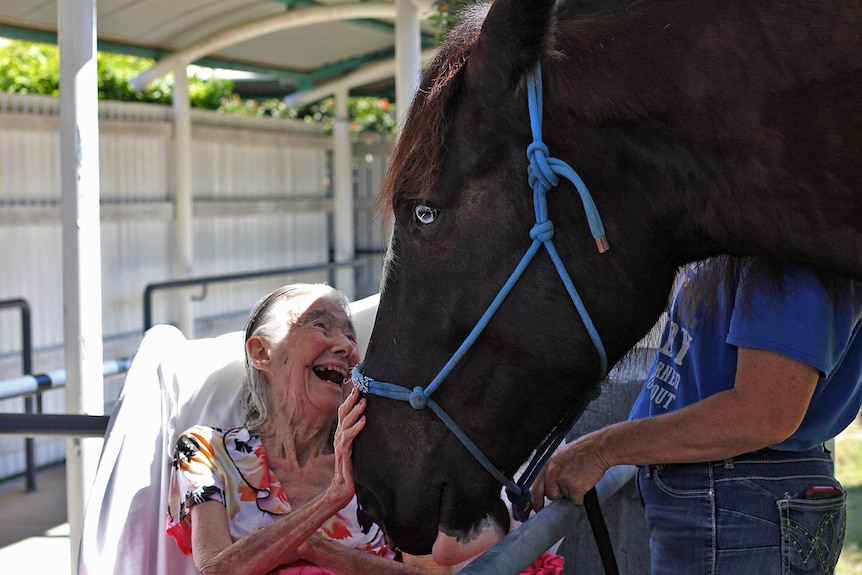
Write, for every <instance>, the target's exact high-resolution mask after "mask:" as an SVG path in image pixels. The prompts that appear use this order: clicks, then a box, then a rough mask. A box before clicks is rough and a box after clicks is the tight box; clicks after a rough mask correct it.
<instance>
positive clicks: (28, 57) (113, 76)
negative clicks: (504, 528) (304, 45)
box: [0, 41, 233, 110]
mask: <svg viewBox="0 0 862 575" xmlns="http://www.w3.org/2000/svg"><path fill="white" fill-rule="evenodd" d="M96 62H97V68H98V72H97V74H98V79H99V80H98V82H99V88H98V89H99V99H102V100H121V101H125V102H150V103H159V104H170V102H171V97H172V92H173V81H172V80H171V79H170V78H161V79H159V80H156V81H155V82H153V83H152V84H150V85H149V86H147V87H146V88H145V89H143V90H140V91H134V90H132V88H131V86H130V85H129V80H131V79H132V78H134V77H135V76H137V75H138V74H140V73H141V72H143V71H144V70H146V69H147V68H149V67H150V66H152V65H153V60H150V59H146V58H135V57H133V56H124V55H122V54H111V53H108V52H99V53H98V54H97V55H96ZM0 90H3V91H4V92H16V93H19V94H43V95H46V96H57V95H59V92H60V56H59V50H58V49H57V47H56V46H52V45H50V44H36V43H33V42H21V41H10V42H8V43H6V44H5V45H3V46H0ZM232 91H233V82H230V81H228V80H207V81H204V80H201V79H199V78H197V77H192V78H190V79H189V99H190V100H191V104H192V106H193V107H195V108H206V109H210V110H215V109H217V108H218V107H219V106H220V105H221V102H222V99H223V98H226V97H228V96H230V94H231V93H232Z"/></svg>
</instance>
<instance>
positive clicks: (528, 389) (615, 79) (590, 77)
mask: <svg viewBox="0 0 862 575" xmlns="http://www.w3.org/2000/svg"><path fill="white" fill-rule="evenodd" d="M553 4H554V3H553V1H550V0H497V1H496V2H494V3H493V4H492V5H491V7H490V10H489V9H488V8H487V7H483V8H481V9H478V10H475V11H473V13H472V14H471V15H469V16H465V18H464V23H463V25H462V26H461V27H460V28H459V29H457V30H456V31H454V32H453V33H452V34H451V35H450V37H449V39H448V40H447V41H446V42H445V44H444V45H443V46H442V47H441V49H440V51H439V53H438V55H437V57H436V59H435V60H434V62H433V63H432V64H431V65H430V66H429V68H428V69H427V70H426V72H425V74H424V76H423V79H422V82H421V86H420V88H419V91H418V94H417V96H416V99H415V100H414V102H413V104H412V106H411V109H410V111H409V115H408V117H407V119H406V121H405V124H404V126H403V130H402V134H401V137H400V140H399V142H398V145H397V148H396V150H395V153H394V156H393V159H392V162H391V166H390V172H389V176H388V180H387V182H386V185H385V188H384V189H383V190H382V196H381V199H382V201H383V202H384V203H385V207H386V209H387V210H391V211H392V213H394V216H395V224H394V233H393V236H392V241H391V245H390V253H389V256H388V265H387V270H386V275H385V278H384V287H383V291H382V296H381V300H380V307H379V311H378V315H377V321H376V324H375V328H374V332H373V335H372V338H371V343H370V345H369V348H368V352H367V355H366V358H365V362H364V365H363V367H362V373H363V374H365V375H367V376H368V377H370V378H374V379H376V380H381V381H386V382H393V383H395V384H397V385H400V386H403V387H404V388H406V389H408V390H411V389H413V388H414V387H416V386H422V387H424V386H427V385H428V383H429V382H430V381H431V380H432V379H433V378H434V376H435V375H436V374H437V373H438V371H439V370H440V368H441V367H442V366H443V365H444V364H446V362H447V361H448V360H449V358H450V357H451V356H452V354H453V352H454V351H455V349H456V348H457V347H458V346H459V344H460V343H461V342H462V341H464V339H465V338H466V337H467V335H468V333H470V331H471V329H472V328H473V326H474V324H476V322H477V319H478V318H479V317H480V316H481V315H482V314H483V312H484V311H485V309H486V308H487V307H488V305H489V303H490V302H491V300H492V299H494V297H495V295H496V294H497V293H498V291H499V290H500V288H501V286H503V284H504V283H505V282H506V280H507V278H508V277H509V274H510V273H511V272H512V270H513V269H514V268H515V267H516V265H517V264H518V262H519V260H520V259H521V257H522V255H523V254H524V253H525V250H527V248H528V246H530V245H531V242H532V239H531V237H530V230H531V228H532V227H533V225H534V224H535V222H536V214H535V213H534V206H533V194H532V191H531V188H530V186H529V184H528V180H527V164H528V161H527V155H526V149H527V146H528V145H529V144H530V142H531V141H532V136H531V129H530V122H529V118H528V111H527V95H526V93H525V79H526V78H527V77H528V75H529V74H530V73H531V72H532V71H533V69H534V68H535V66H536V64H537V63H538V62H541V67H542V75H543V84H544V117H543V122H544V128H543V138H544V142H545V143H546V144H547V146H548V148H549V150H550V155H551V156H553V157H555V158H560V159H562V160H564V161H566V162H568V164H570V165H571V166H572V167H573V168H574V169H575V170H577V172H578V173H579V174H580V176H581V177H582V178H583V181H584V182H585V183H586V186H587V188H588V189H589V192H590V193H591V194H592V197H593V198H594V200H595V204H596V206H597V208H598V212H599V213H600V215H601V218H602V219H603V221H604V227H605V230H606V234H607V240H608V242H609V244H610V250H609V251H607V252H605V253H599V251H598V250H597V249H596V245H595V243H594V241H593V239H592V238H591V237H590V235H589V228H588V225H587V220H586V217H585V211H584V206H583V204H582V202H581V199H580V198H579V195H578V193H577V191H576V189H575V187H574V186H573V185H572V184H571V183H570V182H569V181H567V180H561V182H560V184H559V186H557V187H556V188H554V189H553V190H552V191H551V192H549V194H548V216H549V218H550V220H551V221H552V222H553V224H554V226H555V233H554V236H553V242H554V244H555V245H556V248H557V250H558V252H559V254H560V256H561V258H562V260H563V261H564V262H565V264H566V267H567V270H568V273H569V275H570V276H571V279H572V281H573V284H574V286H575V287H576V288H577V290H578V291H579V293H580V296H581V297H582V300H583V304H584V307H585V308H586V310H587V311H588V313H589V316H590V317H591V318H592V321H593V322H594V324H595V327H596V329H597V331H598V333H599V335H600V337H601V340H602V342H603V344H604V347H605V350H606V354H607V360H608V362H609V364H610V365H613V363H614V362H616V361H617V360H619V359H620V358H621V357H623V356H624V354H625V353H626V352H627V350H629V349H630V347H631V346H632V345H633V344H634V343H635V342H637V340H638V339H639V338H641V337H642V336H643V335H644V334H645V333H646V332H647V331H648V330H649V329H650V327H651V326H652V325H653V324H654V322H655V321H656V319H657V318H658V317H659V315H660V313H661V311H662V309H663V307H664V305H665V302H666V298H667V294H668V290H669V287H670V285H671V282H672V278H673V276H674V273H675V271H676V270H677V268H678V266H679V265H681V264H683V263H684V262H688V261H693V260H697V259H701V258H703V257H705V256H709V255H712V254H720V253H725V254H736V255H757V256H763V257H769V258H776V259H779V260H784V261H790V262H796V263H799V264H804V265H808V266H813V267H816V268H821V269H824V270H827V271H831V272H835V273H838V274H842V275H845V276H851V277H854V278H856V279H862V194H860V186H862V184H860V182H862V4H860V1H859V0H820V1H809V2H799V1H798V0H761V1H758V2H751V1H750V0H722V1H720V2H719V1H716V0H644V1H641V2H636V3H635V4H633V5H631V6H628V7H626V8H620V9H615V10H607V11H602V10H590V11H586V10H581V9H577V8H566V7H565V6H558V7H556V8H554V6H553ZM601 371H602V370H601V367H600V359H599V354H598V353H597V351H596V347H595V345H594V343H593V341H592V339H591V338H590V337H589V335H588V332H587V329H586V328H585V322H584V321H583V320H582V318H581V317H580V316H579V315H578V313H577V312H576V311H575V307H574V306H573V304H572V299H571V298H570V296H569V294H568V293H567V292H566V290H565V288H564V287H563V283H562V282H561V281H560V278H559V277H558V275H557V272H556V270H555V268H554V266H553V265H552V263H551V259H550V258H549V257H548V253H546V252H545V251H540V252H539V253H538V254H537V255H536V257H535V258H534V259H533V261H532V262H531V263H530V264H529V266H528V267H527V269H526V271H525V272H524V274H523V276H522V277H521V279H520V280H519V281H518V283H517V284H516V285H515V287H514V288H513V290H512V291H511V293H510V294H509V295H508V297H507V298H506V300H505V301H504V302H503V304H502V305H501V307H500V308H499V310H498V311H497V313H496V314H495V315H494V316H493V318H492V319H491V320H490V322H489V323H488V325H487V328H486V329H485V330H484V331H483V332H482V333H481V335H480V336H479V337H478V339H477V340H476V342H475V344H473V346H472V347H471V348H470V349H469V350H468V351H467V352H466V353H465V355H464V357H463V358H462V359H461V360H460V361H459V362H458V363H457V364H456V365H455V366H454V368H453V369H452V371H451V372H450V373H449V374H448V375H447V376H446V377H445V379H444V380H443V381H442V383H440V385H439V388H437V390H436V391H435V392H434V395H433V399H434V401H435V402H436V403H437V404H438V405H439V406H440V407H441V408H442V410H444V411H445V412H446V413H447V414H448V415H449V416H451V418H452V419H453V420H454V421H455V422H456V423H457V424H458V426H459V427H460V429H462V430H463V432H464V433H465V434H466V436H468V437H469V438H470V440H471V441H472V442H473V443H475V444H476V446H478V448H479V449H480V450H481V451H482V453H484V455H485V456H486V457H487V458H488V460H489V461H490V462H492V463H493V465H494V466H495V467H496V468H497V469H499V470H500V471H501V472H502V473H503V474H505V475H506V476H507V477H511V475H512V474H513V473H515V472H516V471H517V469H518V468H519V466H521V465H522V463H523V462H524V461H525V460H527V458H528V457H529V455H530V453H531V451H532V450H533V449H534V448H535V447H536V446H537V445H538V444H539V443H540V442H541V441H542V439H543V438H544V437H545V436H546V435H547V434H548V433H549V431H550V430H551V429H552V427H553V426H554V425H555V424H556V423H557V422H558V421H559V420H560V419H561V417H563V415H564V414H565V413H566V412H567V411H568V410H569V409H571V408H572V407H573V406H577V405H579V404H582V403H584V402H585V398H586V397H588V396H589V393H590V391H591V390H592V389H593V388H594V387H595V385H597V381H599V380H600V378H601V376H602V373H601ZM366 414H367V418H368V423H367V427H366V428H365V430H364V431H363V432H362V434H361V435H360V437H359V438H358V439H357V441H356V445H355V448H354V466H355V477H356V485H357V493H358V495H359V499H360V502H361V504H362V505H363V506H364V508H365V509H366V510H367V512H368V513H369V514H370V515H371V516H372V517H373V518H374V519H375V520H377V521H378V522H379V523H380V524H381V525H383V526H384V528H385V529H386V530H387V531H388V533H389V534H390V535H391V536H392V537H393V539H394V541H395V542H396V543H397V544H398V545H399V546H400V547H401V548H403V549H404V550H405V551H407V552H410V553H427V552H429V551H430V550H431V548H432V546H433V544H434V543H435V540H436V539H437V537H438V531H439V532H441V533H445V534H447V535H449V536H452V537H458V538H460V539H463V540H467V539H469V538H470V537H471V536H472V534H474V533H475V532H476V530H477V529H478V528H480V527H481V526H482V525H483V524H486V522H487V521H488V520H490V521H491V523H498V524H500V525H504V526H505V525H508V520H507V517H506V515H507V512H506V509H505V506H504V505H503V503H502V501H501V500H500V497H499V495H500V483H499V482H498V481H497V480H496V479H494V477H492V476H491V474H489V473H488V472H487V471H486V470H485V469H483V467H482V466H480V465H479V463H477V461H476V459H475V458H474V457H473V455H471V454H470V453H469V452H468V450H467V449H466V448H465V447H464V445H462V443H461V442H460V441H459V440H458V439H457V438H456V437H455V435H454V434H453V433H452V432H451V431H450V430H449V429H448V428H447V427H446V426H445V425H444V424H443V423H442V422H441V420H440V418H439V417H438V416H437V415H436V414H435V413H432V412H431V410H429V409H414V408H413V407H411V405H410V404H409V403H407V402H405V401H395V400H393V399H388V398H385V397H376V396H371V395H369V397H368V408H367V412H366ZM502 529H505V527H502Z"/></svg>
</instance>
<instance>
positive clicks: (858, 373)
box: [533, 256, 862, 575]
mask: <svg viewBox="0 0 862 575" xmlns="http://www.w3.org/2000/svg"><path fill="white" fill-rule="evenodd" d="M860 329H862V283H860V282H854V281H850V280H845V279H841V278H835V277H829V276H825V275H823V274H818V273H816V272H814V271H812V270H808V269H805V268H799V267H793V266H782V265H780V264H777V263H775V262H768V261H765V260H760V259H753V258H732V257H726V256H722V257H717V258H711V259H708V260H705V261H703V262H698V263H696V264H690V265H688V266H685V267H684V268H682V269H681V271H680V273H679V274H678V276H677V281H676V282H675V286H674V291H673V294H672V298H671V302H670V306H669V310H668V321H667V324H666V326H665V328H664V332H663V334H662V339H661V343H660V347H659V350H658V353H657V355H656V358H655V360H654V362H653V365H652V367H651V369H650V371H649V373H648V376H647V379H646V381H645V383H644V387H643V389H642V390H641V393H640V395H639V396H638V398H637V399H636V401H635V404H634V406H633V407H632V410H631V414H630V418H629V420H628V421H623V422H619V423H616V424H613V425H611V426H608V427H606V428H604V429H601V430H598V431H596V432H593V433H590V434H588V435H585V436H583V437H581V438H579V439H578V440H576V441H574V442H572V443H570V444H568V445H566V446H565V447H563V448H562V449H561V450H559V451H558V452H557V453H556V454H555V455H554V456H553V457H552V458H551V460H550V461H549V463H548V465H547V466H546V468H545V470H544V471H543V472H542V475H541V476H540V477H539V478H538V479H537V481H536V484H535V487H534V488H533V507H534V509H536V510H539V509H541V508H542V506H543V504H544V498H545V497H547V498H549V499H556V498H560V497H566V498H568V499H571V500H572V501H574V502H575V503H578V504H580V503H582V502H583V497H584V494H585V493H586V492H587V491H588V490H589V489H590V488H591V487H593V486H595V484H596V483H597V482H598V480H599V479H601V477H602V476H603V475H604V473H605V472H606V471H607V469H608V468H610V467H611V466H613V465H620V464H629V465H638V466H639V470H638V476H637V483H638V491H639V492H640V494H641V498H642V501H643V504H644V509H645V513H646V519H647V525H648V527H649V529H650V554H651V562H652V573H653V574H658V573H663V574H665V573H666V574H674V575H677V574H679V575H690V574H693V573H709V574H733V575H737V574H739V573H757V574H758V575H769V574H786V573H832V572H833V571H834V568H835V564H836V563H837V561H838V555H839V554H840V552H841V546H842V544H843V540H844V529H845V505H846V493H845V491H844V489H843V488H842V487H841V485H840V483H839V482H838V481H837V480H836V479H835V475H834V470H833V462H832V458H831V455H830V453H829V451H828V450H827V448H826V447H825V445H824V444H825V443H826V442H827V441H828V440H830V439H831V438H833V437H835V436H836V435H837V434H838V433H840V432H841V431H842V430H843V429H844V428H845V427H847V426H848V425H849V424H850V423H851V422H852V421H853V420H854V418H855V417H856V415H857V414H858V413H859V409H860V404H862V337H860V335H859V332H860Z"/></svg>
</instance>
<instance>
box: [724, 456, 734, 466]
mask: <svg viewBox="0 0 862 575" xmlns="http://www.w3.org/2000/svg"><path fill="white" fill-rule="evenodd" d="M724 468H725V469H733V458H732V457H728V458H727V459H725V460H724Z"/></svg>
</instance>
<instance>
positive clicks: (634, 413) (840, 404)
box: [629, 264, 862, 451]
mask: <svg viewBox="0 0 862 575" xmlns="http://www.w3.org/2000/svg"><path fill="white" fill-rule="evenodd" d="M706 265H708V264H706ZM696 273H697V272H696V268H695V267H693V266H691V267H689V268H688V269H687V270H686V272H685V273H684V274H681V276H680V279H679V281H678V282H677V286H676V289H675V293H674V297H673V300H672V302H671V306H670V309H669V313H668V317H669V320H668V323H667V325H666V327H665V329H664V333H663V334H662V339H661V345H660V348H659V351H658V353H657V354H656V358H655V360H654V362H653V365H652V367H651V368H650V371H649V373H648V374H647V378H646V381H645V383H644V387H643V389H642V390H641V392H640V395H639V396H638V397H637V399H636V400H635V403H634V405H633V407H632V410H631V414H630V416H629V417H630V419H640V418H644V417H649V416H654V415H660V414H663V413H669V412H671V411H675V410H678V409H681V408H683V407H685V406H687V405H691V404H693V403H695V402H697V401H700V400H701V399H704V398H706V397H709V396H711V395H714V394H716V393H718V392H720V391H724V390H727V389H731V388H733V386H734V381H735V377H736V359H737V347H738V346H741V347H748V348H757V349H765V350H770V351H775V352H778V353H781V354H783V355H785V356H788V357H791V358H793V359H796V360H799V361H801V362H804V363H806V364H808V365H810V366H812V367H814V368H816V369H817V370H818V371H819V372H820V379H819V381H818V382H817V387H816V389H815V391H814V395H813V397H812V398H811V403H810V405H809V407H808V412H807V413H806V414H805V418H804V419H803V421H802V424H801V425H800V426H799V429H797V430H796V432H795V433H794V434H793V435H791V436H790V437H789V438H788V439H786V440H785V441H783V442H781V443H779V444H776V445H771V446H770V447H771V448H772V449H782V450H792V451H803V450H806V449H810V448H812V447H814V446H816V445H819V444H821V443H823V442H825V441H827V440H829V439H831V438H832V437H835V436H836V435H838V434H839V433H840V432H841V431H842V430H843V429H844V428H845V427H847V426H848V425H849V424H850V423H851V422H852V421H853V419H854V418H855V417H856V414H857V413H858V412H859V408H860V404H862V337H860V336H859V332H860V329H861V328H860V326H862V305H860V303H862V302H857V303H856V305H855V306H854V303H853V302H851V301H850V299H849V298H848V297H842V298H838V299H839V301H833V300H832V299H831V298H830V296H829V294H828V292H827V291H826V290H825V288H824V287H823V284H822V283H821V282H820V281H819V280H818V279H817V276H816V275H815V274H814V273H813V272H811V271H810V270H806V269H804V268H790V269H788V270H787V271H786V272H785V280H784V285H783V289H782V290H781V291H779V292H778V293H775V290H774V289H773V287H771V286H768V285H765V284H764V285H758V286H757V289H756V290H755V293H754V296H753V299H752V300H751V302H752V303H751V305H750V307H748V308H745V310H743V309H742V305H739V301H737V298H736V295H735V293H721V294H720V295H719V298H718V299H719V301H718V302H716V305H714V306H713V307H712V309H710V310H706V309H704V307H703V306H699V307H697V308H695V310H694V311H692V312H690V313H689V314H688V315H686V314H684V313H681V311H680V309H679V308H680V307H681V305H682V304H681V302H680V294H681V291H682V289H684V286H685V284H686V283H687V281H689V280H692V278H693V275H692V274H696ZM694 281H696V280H694ZM727 291H729V290H724V292H727ZM858 291H862V290H858Z"/></svg>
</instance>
